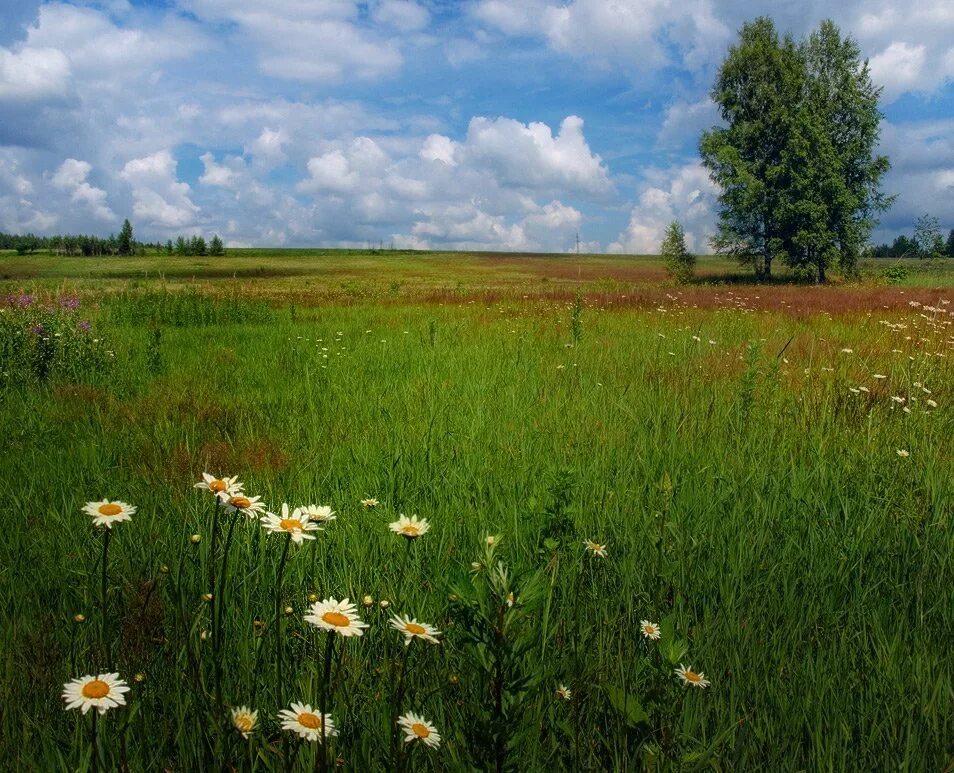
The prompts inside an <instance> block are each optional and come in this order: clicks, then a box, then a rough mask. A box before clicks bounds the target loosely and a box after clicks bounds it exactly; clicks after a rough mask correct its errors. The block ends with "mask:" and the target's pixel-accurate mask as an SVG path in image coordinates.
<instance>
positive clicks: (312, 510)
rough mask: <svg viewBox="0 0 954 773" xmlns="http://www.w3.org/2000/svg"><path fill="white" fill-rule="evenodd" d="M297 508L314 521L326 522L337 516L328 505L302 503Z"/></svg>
mask: <svg viewBox="0 0 954 773" xmlns="http://www.w3.org/2000/svg"><path fill="white" fill-rule="evenodd" d="M298 510H299V511H300V512H302V513H304V514H305V515H307V516H308V517H309V518H310V519H311V520H312V521H313V522H314V523H328V522H329V521H333V520H335V519H336V518H337V517H338V516H337V515H335V511H334V510H332V509H331V508H330V507H328V505H302V506H301V507H299V508H298Z"/></svg>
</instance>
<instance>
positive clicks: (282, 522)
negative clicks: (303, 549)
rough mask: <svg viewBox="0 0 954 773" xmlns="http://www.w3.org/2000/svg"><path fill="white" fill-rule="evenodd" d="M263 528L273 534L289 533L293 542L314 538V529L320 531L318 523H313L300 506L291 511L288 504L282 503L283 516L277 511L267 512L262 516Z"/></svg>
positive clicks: (298, 542)
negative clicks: (277, 513) (276, 513)
mask: <svg viewBox="0 0 954 773" xmlns="http://www.w3.org/2000/svg"><path fill="white" fill-rule="evenodd" d="M262 528H263V529H266V530H267V531H270V532H271V533H272V534H287V535H288V536H289V537H291V540H292V542H295V543H297V544H299V545H300V544H302V542H303V541H304V540H306V539H314V538H315V535H314V534H309V532H312V531H318V530H319V529H318V524H317V523H312V521H311V518H310V516H309V515H308V513H306V512H304V510H303V509H302V508H300V507H296V508H295V509H294V510H293V511H292V512H291V513H289V512H288V505H287V504H285V503H282V514H281V517H279V516H277V515H275V513H265V516H264V517H263V518H262Z"/></svg>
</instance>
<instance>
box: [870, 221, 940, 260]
mask: <svg viewBox="0 0 954 773" xmlns="http://www.w3.org/2000/svg"><path fill="white" fill-rule="evenodd" d="M871 256H872V257H874V258H927V257H948V258H954V228H952V229H951V231H950V233H949V234H948V235H947V241H946V242H941V243H935V244H934V249H929V250H927V251H925V250H924V249H923V248H922V247H921V245H919V244H918V242H917V241H916V240H915V239H912V238H911V237H908V236H905V235H904V234H901V236H899V237H898V238H897V239H895V240H894V241H893V242H891V244H879V245H877V246H876V247H872V248H871Z"/></svg>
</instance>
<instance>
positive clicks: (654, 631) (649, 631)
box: [644, 625, 656, 636]
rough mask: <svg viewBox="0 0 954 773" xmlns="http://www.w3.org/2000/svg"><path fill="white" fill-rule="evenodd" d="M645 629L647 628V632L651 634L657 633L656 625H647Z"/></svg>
mask: <svg viewBox="0 0 954 773" xmlns="http://www.w3.org/2000/svg"><path fill="white" fill-rule="evenodd" d="M644 630H645V631H646V633H648V634H649V635H650V636H652V635H653V634H655V633H656V628H655V626H652V625H647V626H646V628H645V629H644Z"/></svg>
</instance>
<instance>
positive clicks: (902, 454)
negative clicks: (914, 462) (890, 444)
mask: <svg viewBox="0 0 954 773" xmlns="http://www.w3.org/2000/svg"><path fill="white" fill-rule="evenodd" d="M895 453H896V454H897V455H898V456H900V457H901V458H902V459H907V458H908V457H909V456H911V454H910V453H909V452H908V451H907V450H906V449H904V448H899V449H897V451H895Z"/></svg>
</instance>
